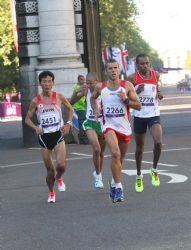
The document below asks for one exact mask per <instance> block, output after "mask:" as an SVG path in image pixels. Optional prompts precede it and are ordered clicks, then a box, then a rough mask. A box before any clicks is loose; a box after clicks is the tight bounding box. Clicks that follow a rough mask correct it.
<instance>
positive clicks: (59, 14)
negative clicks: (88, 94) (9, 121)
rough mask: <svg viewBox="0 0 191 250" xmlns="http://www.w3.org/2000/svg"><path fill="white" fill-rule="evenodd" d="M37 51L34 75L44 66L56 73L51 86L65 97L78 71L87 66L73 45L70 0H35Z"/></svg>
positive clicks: (71, 6) (74, 43) (73, 24)
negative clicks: (36, 5) (37, 31)
mask: <svg viewBox="0 0 191 250" xmlns="http://www.w3.org/2000/svg"><path fill="white" fill-rule="evenodd" d="M38 15H39V33H40V55H39V57H38V59H39V65H38V66H37V67H36V71H37V75H38V74H39V73H40V72H41V71H43V70H51V71H52V72H53V73H54V74H55V86H54V90H55V91H58V92H61V93H63V94H64V95H65V96H66V97H67V98H69V97H70V96H71V94H72V88H73V85H74V83H76V81H77V76H78V74H82V75H86V73H87V69H86V68H85V67H84V64H83V63H82V61H81V56H80V54H79V53H78V52H77V48H76V35H75V22H74V20H75V19H74V5H73V1H72V0H54V1H53V0H38Z"/></svg>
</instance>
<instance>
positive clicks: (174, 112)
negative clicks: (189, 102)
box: [161, 110, 191, 115]
mask: <svg viewBox="0 0 191 250" xmlns="http://www.w3.org/2000/svg"><path fill="white" fill-rule="evenodd" d="M190 113H191V110H190V111H170V112H161V115H176V114H190Z"/></svg>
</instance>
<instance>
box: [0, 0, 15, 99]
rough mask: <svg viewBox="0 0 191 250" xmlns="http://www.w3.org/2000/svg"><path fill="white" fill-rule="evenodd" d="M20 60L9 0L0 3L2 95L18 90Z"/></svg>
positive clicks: (0, 84)
mask: <svg viewBox="0 0 191 250" xmlns="http://www.w3.org/2000/svg"><path fill="white" fill-rule="evenodd" d="M18 70H19V60H18V56H17V54H16V51H15V47H14V38H13V32H12V22H11V10H10V2H9V0H1V2H0V90H1V93H0V94H4V93H5V92H6V91H12V90H13V89H15V88H16V89H18Z"/></svg>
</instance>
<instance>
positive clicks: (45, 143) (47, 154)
mask: <svg viewBox="0 0 191 250" xmlns="http://www.w3.org/2000/svg"><path fill="white" fill-rule="evenodd" d="M39 84H40V86H41V88H42V92H41V94H39V95H37V96H36V97H35V98H34V99H33V100H32V102H31V104H30V107H29V110H28V112H27V115H26V118H25V123H26V124H27V125H28V126H29V127H31V128H32V129H34V130H35V132H36V134H37V135H38V140H39V144H40V146H41V154H42V158H43V161H44V164H45V167H46V169H47V177H46V182H47V185H48V189H49V195H48V202H55V192H54V182H55V179H56V181H57V184H58V190H59V191H65V189H66V187H65V184H64V180H63V177H62V175H63V173H64V171H65V167H66V149H65V142H64V135H67V134H68V133H69V130H70V126H71V124H72V123H71V121H72V117H73V108H72V106H71V105H70V103H69V102H68V101H67V99H66V98H65V97H64V96H63V95H62V94H59V93H56V92H53V90H52V88H53V85H54V74H53V73H52V72H50V71H43V72H41V73H40V75H39ZM62 104H63V105H64V107H66V108H67V109H68V121H67V123H66V124H64V123H63V119H62V110H61V105H62ZM35 112H36V115H37V119H38V125H36V124H34V123H33V121H32V117H33V115H34V113H35ZM53 150H54V152H55V156H56V171H55V168H54V165H53V159H52V151H53ZM55 172H56V173H55Z"/></svg>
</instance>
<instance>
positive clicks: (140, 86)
mask: <svg viewBox="0 0 191 250" xmlns="http://www.w3.org/2000/svg"><path fill="white" fill-rule="evenodd" d="M136 67H137V71H136V72H135V73H134V74H133V75H131V76H129V77H128V80H129V81H130V82H132V83H133V84H134V86H135V89H136V92H137V94H138V96H139V99H140V102H141V105H142V108H141V110H140V111H137V110H134V112H133V113H134V135H135V141H136V152H135V159H136V167H137V177H136V182H135V190H136V192H142V191H143V189H144V187H143V176H142V174H141V163H142V158H143V151H144V144H145V134H146V131H147V127H148V128H149V129H150V132H151V135H152V138H153V141H154V148H153V166H152V167H151V168H150V171H151V177H152V178H151V179H152V184H153V186H156V187H157V186H159V185H160V180H159V177H158V172H157V164H158V160H159V157H160V154H161V149H162V127H161V125H160V111H159V100H161V99H162V98H163V96H162V94H161V93H160V91H159V87H158V80H159V73H158V72H156V71H154V70H151V69H150V62H149V57H148V55H146V54H140V55H138V56H137V58H136Z"/></svg>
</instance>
